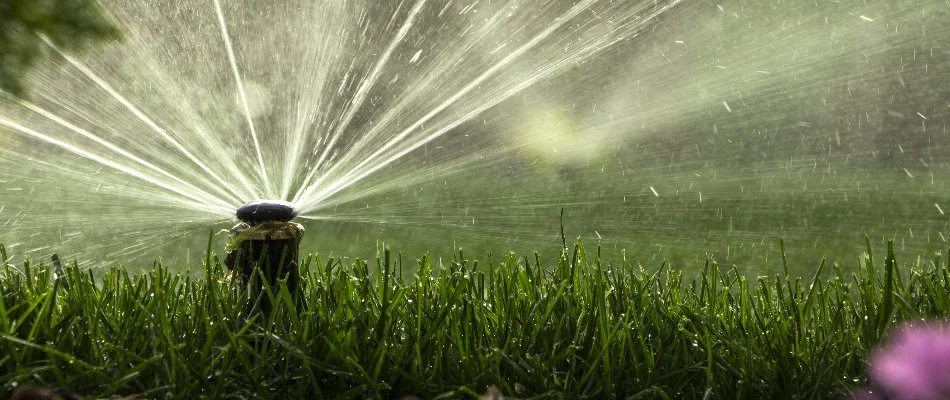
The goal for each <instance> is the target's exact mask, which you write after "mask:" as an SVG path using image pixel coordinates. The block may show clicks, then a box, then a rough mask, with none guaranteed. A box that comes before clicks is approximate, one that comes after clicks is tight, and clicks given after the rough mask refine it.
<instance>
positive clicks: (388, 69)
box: [0, 0, 950, 265]
mask: <svg viewBox="0 0 950 400" xmlns="http://www.w3.org/2000/svg"><path fill="white" fill-rule="evenodd" d="M106 7H107V9H108V10H109V12H110V13H111V14H112V16H113V17H114V18H115V19H116V20H117V21H119V22H120V24H121V25H122V26H123V27H124V29H125V30H126V38H125V40H124V41H123V42H121V43H115V44H112V45H110V46H108V47H106V48H104V49H100V50H96V51H92V52H89V53H88V54H84V55H83V56H81V57H79V56H73V55H70V54H66V53H65V52H60V51H59V50H58V49H56V48H55V47H54V46H52V45H49V51H50V52H52V53H54V54H56V53H58V54H57V55H56V57H54V58H56V59H55V60H53V61H50V62H49V63H47V64H46V65H43V66H42V67H41V68H40V69H39V70H38V71H36V72H35V73H34V74H33V75H32V76H31V77H30V82H29V84H30V85H31V86H32V87H33V95H32V97H30V98H29V99H27V100H21V99H14V98H13V97H11V96H8V95H0V242H3V243H5V244H7V246H8V247H9V248H11V252H12V253H14V254H18V255H20V256H31V255H32V256H36V257H40V256H44V255H45V254H48V253H50V252H54V251H56V252H60V253H62V254H65V255H66V257H68V258H70V259H72V258H77V259H79V261H80V263H88V265H100V264H101V263H107V262H109V261H110V260H116V259H122V260H128V259H129V257H137V256H141V257H144V258H145V259H152V258H155V257H166V258H174V257H186V256H194V255H195V254H197V253H198V252H199V251H200V249H201V246H202V245H201V244H200V243H198V244H196V243H195V242H196V241H197V242H201V241H202V240H201V238H202V237H205V235H206V233H207V231H208V229H212V228H213V229H222V228H225V227H227V226H228V225H229V224H228V223H227V222H226V221H228V220H230V219H232V218H233V217H234V215H235V211H236V210H237V209H238V208H239V207H241V206H242V205H244V204H245V203H247V202H248V201H251V200H254V199H279V200H280V201H283V202H286V204H287V206H288V207H291V208H292V210H293V213H294V214H295V215H296V214H299V217H300V219H301V220H304V221H311V222H310V223H312V224H315V225H316V226H319V227H320V229H308V240H313V241H314V243H319V245H320V246H321V248H322V249H325V250H328V251H338V252H342V253H346V254H352V253H351V252H353V251H367V249H372V248H373V247H374V246H375V245H376V242H377V240H385V241H392V242H393V243H391V244H392V245H393V246H394V247H395V248H411V247H413V246H421V247H423V248H424V249H426V250H433V251H446V252H447V251H449V250H451V247H452V246H455V245H458V246H464V247H469V248H471V247H474V249H475V250H478V251H482V250H484V251H487V250H495V251H505V250H516V251H534V250H539V249H541V248H544V247H545V246H556V244H557V243H558V242H559V236H558V234H559V227H558V225H559V220H558V215H559V211H560V209H561V208H563V209H565V223H566V224H565V225H566V228H567V232H568V234H569V235H570V236H574V235H580V236H581V237H582V238H584V240H586V241H588V242H594V243H597V244H600V245H602V246H604V247H606V248H608V249H615V248H616V249H619V248H626V249H629V250H630V251H631V253H634V254H636V255H637V257H642V258H644V259H662V258H673V259H674V260H673V261H674V262H675V263H685V262H693V261H696V260H699V259H703V258H705V257H706V255H707V252H710V253H712V256H713V257H716V258H719V259H721V260H722V261H726V262H738V263H740V264H742V263H746V265H752V264H761V265H769V262H770V260H769V259H768V257H769V256H768V254H770V253H769V251H770V249H772V247H773V245H774V243H775V241H776V238H779V237H781V238H785V239H786V241H787V242H788V243H789V247H790V248H791V249H793V250H794V249H800V250H801V251H803V252H809V253H813V254H811V255H810V256H811V257H821V256H828V257H831V258H835V257H837V256H841V255H843V254H853V253H854V251H855V249H858V248H860V246H861V243H862V240H863V236H864V235H865V234H868V235H871V236H872V239H874V241H875V242H880V241H883V240H887V239H893V240H895V243H896V244H897V246H898V250H899V251H905V252H907V253H911V254H915V255H916V254H928V253H932V252H935V251H945V249H946V248H947V247H948V243H947V241H946V237H947V236H948V233H950V226H948V219H947V216H946V215H944V213H943V207H945V206H946V204H947V203H948V201H950V200H948V198H947V197H948V196H947V195H948V193H950V190H948V189H950V188H948V186H947V184H948V183H950V179H948V175H947V173H946V171H947V168H946V167H947V162H948V159H947V156H946V151H945V150H946V147H947V145H948V140H950V137H948V133H947V129H946V120H947V116H948V113H950V103H948V101H947V99H950V89H948V87H947V86H946V85H944V84H942V82H945V78H946V77H947V75H948V74H950V71H948V68H950V67H948V65H950V60H948V54H947V50H946V49H943V48H942V47H940V43H943V42H946V40H948V39H950V28H948V24H946V23H945V21H943V20H942V19H941V18H942V17H941V16H943V15H946V12H947V11H948V10H947V7H948V6H947V4H946V3H945V2H941V1H936V0H925V1H918V2H913V4H909V3H908V4H905V3H895V2H890V1H872V2H866V3H861V4H850V3H849V4H821V5H815V4H771V3H769V4H764V3H763V2H758V1H740V0H736V1H726V2H721V3H719V4H705V3H691V2H682V4H681V2H679V1H674V0H666V1H652V0H651V1H608V0H583V1H576V2H536V1H526V0H512V1H501V2H436V1H431V0H428V1H427V0H416V1H405V2H395V1H394V2H377V1H355V2H309V1H286V2H277V3H274V4H269V3H267V4H246V3H243V2H233V1H224V0H214V1H211V2H208V1H198V0H184V1H170V0H152V1H147V2H134V3H128V2H121V1H108V2H106ZM202 232H203V233H204V234H202ZM177 238H180V240H177ZM222 240H223V238H222ZM304 247H305V248H306V247H307V244H304ZM552 248H556V247H552ZM842 248H847V250H848V251H847V252H843V251H840V250H841V249H842ZM808 261H809V262H810V261H811V260H810V259H809V260H808Z"/></svg>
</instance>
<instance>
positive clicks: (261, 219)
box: [224, 200, 304, 308]
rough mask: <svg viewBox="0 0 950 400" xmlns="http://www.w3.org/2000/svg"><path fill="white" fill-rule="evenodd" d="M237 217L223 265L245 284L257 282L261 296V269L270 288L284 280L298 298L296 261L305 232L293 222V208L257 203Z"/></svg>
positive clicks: (278, 203)
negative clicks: (256, 274) (257, 273)
mask: <svg viewBox="0 0 950 400" xmlns="http://www.w3.org/2000/svg"><path fill="white" fill-rule="evenodd" d="M236 216H237V218H238V220H240V222H239V223H238V224H237V225H235V226H234V227H233V228H231V244H230V245H229V246H228V253H227V257H226V258H225V261H224V262H225V265H227V267H228V269H230V270H231V271H233V272H234V273H236V274H237V275H238V276H239V277H240V278H241V279H242V282H244V283H247V282H257V284H256V285H255V289H258V292H259V290H260V289H261V287H262V282H261V279H260V278H254V274H255V269H259V270H260V272H261V274H262V276H263V280H266V281H267V283H268V284H269V285H270V287H271V288H276V287H277V284H278V282H279V280H282V279H283V280H286V282H287V289H288V290H290V292H291V293H292V294H295V296H296V293H297V287H298V281H299V279H300V272H299V271H298V265H297V260H298V256H299V253H300V239H301V238H302V237H303V233H304V229H303V226H301V225H300V224H298V223H295V222H291V220H292V219H293V218H294V217H296V216H297V212H296V210H294V207H293V205H292V204H290V203H287V202H284V201H279V200H255V201H251V202H248V203H247V204H245V205H243V206H241V207H240V208H238V209H237V212H236ZM265 297H266V296H265ZM265 303H266V302H265ZM262 308H269V306H266V305H265V306H262Z"/></svg>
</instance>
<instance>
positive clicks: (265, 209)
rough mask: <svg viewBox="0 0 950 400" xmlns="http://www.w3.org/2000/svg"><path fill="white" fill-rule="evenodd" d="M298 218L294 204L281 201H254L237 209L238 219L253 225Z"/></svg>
mask: <svg viewBox="0 0 950 400" xmlns="http://www.w3.org/2000/svg"><path fill="white" fill-rule="evenodd" d="M296 216H297V210H294V206H293V204H290V203H288V202H286V201H280V200H254V201H250V202H248V203H247V204H245V205H243V206H241V208H238V209H237V219H239V220H241V221H244V222H247V223H248V224H251V225H257V224H260V223H262V222H270V221H276V222H288V221H290V220H292V219H294V217H296Z"/></svg>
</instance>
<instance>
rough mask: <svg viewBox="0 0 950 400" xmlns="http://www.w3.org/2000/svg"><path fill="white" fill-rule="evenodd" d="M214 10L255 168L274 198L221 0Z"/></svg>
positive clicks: (215, 1)
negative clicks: (255, 153)
mask: <svg viewBox="0 0 950 400" xmlns="http://www.w3.org/2000/svg"><path fill="white" fill-rule="evenodd" d="M214 10H215V13H217V16H218V26H220V27H221V38H222V39H223V40H224V47H225V49H226V50H227V53H228V62H229V63H230V64H231V72H232V73H233V74H234V83H235V84H236V86H237V90H238V94H239V96H240V98H241V107H242V108H243V109H244V117H245V119H246V121H247V128H248V129H249V130H250V131H251V139H252V140H253V141H254V151H255V152H257V166H258V168H259V171H258V172H259V173H260V176H261V185H263V186H264V191H265V192H266V193H267V196H268V197H274V196H275V194H274V188H273V186H272V185H271V182H270V178H268V177H267V168H265V167H264V155H263V154H262V153H261V143H260V141H258V139H257V129H255V128H254V121H253V119H252V118H251V109H250V107H249V106H248V102H247V92H245V90H244V81H243V80H242V79H241V71H240V70H238V65H237V59H236V58H235V56H234V46H233V45H232V44H231V36H230V35H228V27H227V23H226V22H225V21H224V11H222V10H221V0H214Z"/></svg>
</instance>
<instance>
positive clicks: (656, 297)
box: [0, 244, 950, 399]
mask: <svg viewBox="0 0 950 400" xmlns="http://www.w3.org/2000/svg"><path fill="white" fill-rule="evenodd" d="M890 250H891V249H890V248H889V251H888V254H887V256H886V257H885V258H884V260H883V263H881V260H880V258H875V257H874V256H873V254H872V252H871V249H870V246H868V253H867V256H866V257H865V264H864V265H863V268H860V269H858V272H856V273H854V274H853V275H845V274H844V273H843V272H842V271H841V270H840V269H839V268H838V267H837V266H833V267H832V266H827V265H824V264H822V265H821V266H819V267H818V271H817V272H816V273H815V277H814V278H813V279H812V280H811V282H807V281H806V282H803V281H802V279H801V278H797V277H793V276H789V275H788V273H787V267H786V270H785V271H786V272H785V273H784V274H781V275H779V276H775V277H771V278H769V277H760V278H757V279H747V278H746V277H745V276H743V275H742V274H740V273H738V271H736V270H735V269H731V270H722V269H721V268H720V267H719V266H718V265H716V264H714V263H709V264H707V265H706V266H705V268H704V269H702V272H701V274H700V275H697V276H696V277H695V279H687V278H686V277H684V274H683V272H681V271H676V270H671V269H668V268H664V267H661V268H660V269H659V270H657V271H655V272H653V273H647V272H645V270H644V269H642V268H638V267H637V266H635V265H628V264H627V262H626V260H621V261H620V262H619V263H616V264H614V263H610V262H607V261H606V260H602V259H601V258H600V256H599V254H598V255H597V256H594V257H591V256H589V255H587V254H586V252H585V250H584V248H583V247H582V246H580V245H579V244H578V245H577V246H575V247H574V249H573V250H572V251H567V250H565V252H564V253H562V254H561V255H560V257H559V258H558V259H557V260H554V261H553V262H545V261H543V260H541V259H540V258H537V257H536V258H535V259H534V260H529V259H527V258H523V259H519V258H518V257H516V256H515V255H513V254H509V255H507V256H505V257H503V258H502V259H500V260H492V259H491V257H489V260H488V262H487V263H478V262H476V261H472V260H468V259H466V258H465V256H464V254H463V253H461V252H460V253H459V254H458V255H457V257H456V258H455V259H454V260H453V261H452V262H450V263H448V264H447V265H444V266H443V265H438V264H434V263H433V262H432V260H430V259H429V258H426V257H423V258H422V259H419V260H417V262H416V264H417V269H416V270H414V271H412V270H408V268H410V267H409V266H408V265H407V263H405V262H404V261H403V258H402V257H401V256H399V257H396V259H395V260H393V259H392V257H391V254H390V253H389V252H388V251H387V252H385V253H384V254H383V255H382V257H380V258H378V259H377V260H376V263H375V268H373V267H370V265H369V264H367V263H366V262H363V261H359V260H356V261H353V262H352V263H349V264H344V263H343V262H342V261H341V260H338V259H330V260H326V261H325V262H323V261H321V259H320V258H319V257H310V258H308V259H307V260H305V261H304V262H303V263H302V269H303V271H304V272H305V274H304V275H305V276H306V277H307V279H306V289H305V298H306V302H305V304H303V305H301V306H299V307H296V306H295V305H294V302H293V301H292V300H291V297H292V296H291V295H290V293H288V291H287V289H286V286H285V285H283V284H281V285H279V286H278V287H276V288H273V289H274V290H268V291H266V292H265V295H267V296H271V297H272V303H273V304H282V305H283V306H282V307H277V308H276V309H275V310H274V311H273V312H272V313H270V314H267V315H264V314H249V313H248V311H247V310H249V309H250V308H249V307H248V304H249V303H250V302H251V301H253V299H249V298H246V296H245V294H246V292H245V291H244V290H242V288H240V287H237V286H235V284H234V283H233V282H227V281H223V280H221V279H219V278H220V277H221V276H222V273H223V272H222V267H221V265H220V263H219V262H218V260H217V259H216V258H215V257H213V256H212V255H210V254H209V256H208V257H207V260H206V261H205V266H204V274H205V276H204V277H189V276H185V275H175V274H171V273H170V272H169V270H168V268H166V267H165V266H162V265H159V264H156V266H155V267H154V269H153V270H151V271H149V272H147V273H142V274H131V273H129V272H127V271H126V270H124V269H122V268H119V267H116V268H112V269H110V270H108V271H105V272H104V273H102V272H98V273H97V272H94V271H83V270H81V269H79V268H78V267H77V266H75V265H73V266H71V267H67V268H66V269H65V270H64V271H62V272H61V273H59V274H56V273H54V272H53V270H52V269H50V268H47V267H45V266H42V265H40V266H35V265H31V264H30V263H26V264H24V265H23V268H22V269H17V268H14V267H13V266H6V267H0V294H2V296H3V297H2V301H0V348H3V349H4V350H3V351H2V352H0V354H2V356H0V382H10V383H8V384H7V386H4V387H2V389H0V397H2V396H4V395H6V394H9V392H10V390H11V389H12V387H11V386H10V385H12V382H16V383H19V384H39V385H47V386H58V387H66V388H70V389H73V390H76V391H78V392H79V393H81V394H85V395H95V396H113V395H120V394H121V395H126V394H140V395H144V396H147V397H162V396H164V395H173V396H174V397H178V398H195V397H199V396H200V397H215V398H217V397H223V396H231V397H241V398H248V397H250V398H260V397H274V398H339V399H352V398H368V397H384V398H398V397H399V396H404V395H409V394H414V395H418V396H422V397H424V398H434V397H435V396H442V397H440V398H474V397H476V393H478V392H481V391H484V390H485V388H486V387H488V386H489V385H498V387H499V388H501V390H502V391H503V392H504V393H505V394H506V395H509V396H512V397H530V398H667V399H669V398H684V399H707V398H714V399H715V398H728V399H760V398H839V397H842V396H844V395H845V393H848V392H849V391H851V390H852V389H853V388H854V387H856V386H859V385H860V384H861V383H862V382H863V380H864V378H863V376H864V374H865V360H866V357H867V354H868V349H869V348H871V347H872V346H874V345H875V344H877V343H880V342H881V341H882V340H884V339H885V337H886V335H887V332H888V331H889V330H890V326H891V325H892V324H893V323H894V322H895V321H901V320H913V319H918V318H930V317H934V316H941V317H942V316H946V315H948V312H950V275H948V272H950V269H948V264H947V263H946V262H945V260H941V259H935V260H933V263H932V264H929V265H920V264H919V263H918V265H916V266H915V267H914V268H906V267H905V268H898V265H897V262H896V260H895V259H894V257H893V252H892V251H890ZM0 253H2V251H0ZM4 258H5V255H4ZM825 269H831V270H832V271H831V272H830V274H826V273H825V272H828V271H825ZM94 275H98V276H94Z"/></svg>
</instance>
